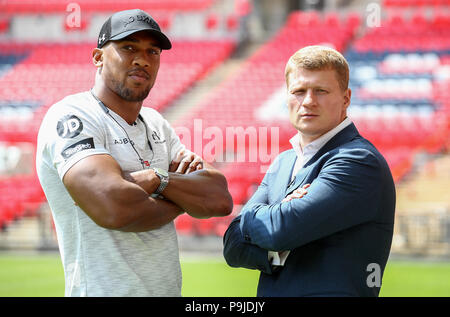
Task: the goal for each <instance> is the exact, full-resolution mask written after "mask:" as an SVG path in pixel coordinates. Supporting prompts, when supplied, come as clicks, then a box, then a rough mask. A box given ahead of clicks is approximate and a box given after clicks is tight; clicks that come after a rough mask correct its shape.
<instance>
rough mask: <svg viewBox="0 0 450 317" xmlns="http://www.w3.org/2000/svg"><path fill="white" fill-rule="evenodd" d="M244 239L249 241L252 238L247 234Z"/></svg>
mask: <svg viewBox="0 0 450 317" xmlns="http://www.w3.org/2000/svg"><path fill="white" fill-rule="evenodd" d="M244 240H245V241H248V242H250V241H252V239H251V238H250V236H249V235H248V234H246V235H245V236H244Z"/></svg>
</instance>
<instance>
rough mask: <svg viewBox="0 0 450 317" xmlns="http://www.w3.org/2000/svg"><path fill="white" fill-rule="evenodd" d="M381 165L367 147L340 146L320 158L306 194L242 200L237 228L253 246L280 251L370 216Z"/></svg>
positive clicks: (377, 192) (375, 207)
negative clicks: (282, 199) (282, 198)
mask: <svg viewBox="0 0 450 317" xmlns="http://www.w3.org/2000/svg"><path fill="white" fill-rule="evenodd" d="M380 166H381V165H380V164H379V162H378V159H377V157H376V156H375V155H374V154H372V153H371V152H369V151H367V150H348V151H342V152H341V153H340V154H338V155H335V156H334V157H332V158H331V159H329V160H328V161H327V162H326V163H325V164H324V166H323V167H322V169H321V171H320V173H319V174H318V177H317V178H316V179H314V181H313V182H312V183H311V186H310V187H309V188H308V193H307V195H306V196H304V197H302V198H299V199H293V200H291V201H289V202H282V203H276V204H272V205H269V204H267V203H255V204H252V205H249V206H247V210H245V211H244V213H243V216H242V219H241V221H240V228H241V231H242V234H243V235H244V236H245V237H247V241H248V242H251V243H252V244H254V245H256V246H258V247H261V248H263V249H267V250H274V251H284V250H293V249H295V248H297V247H300V246H302V245H305V244H307V243H309V242H312V241H315V240H318V239H321V238H323V237H326V236H329V235H331V234H333V233H336V232H339V231H341V230H345V229H347V228H350V227H352V226H356V225H358V224H361V223H364V222H367V221H371V220H373V219H374V218H375V216H376V214H377V212H378V204H377V202H378V201H379V199H380V192H381V188H382V186H383V182H382V175H383V173H382V171H381V167H380Z"/></svg>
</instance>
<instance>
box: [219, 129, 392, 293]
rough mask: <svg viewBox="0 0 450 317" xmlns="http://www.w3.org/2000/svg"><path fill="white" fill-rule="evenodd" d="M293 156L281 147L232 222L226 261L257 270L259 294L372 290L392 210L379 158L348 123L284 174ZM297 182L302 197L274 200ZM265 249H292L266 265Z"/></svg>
mask: <svg viewBox="0 0 450 317" xmlns="http://www.w3.org/2000/svg"><path fill="white" fill-rule="evenodd" d="M296 157H297V156H296V154H295V152H294V150H288V151H285V152H283V153H281V154H280V155H279V156H278V157H277V158H276V159H275V161H274V162H273V163H272V165H271V166H270V168H269V170H268V172H267V173H266V175H265V177H264V179H263V181H262V183H261V184H260V186H259V187H258V189H257V191H256V192H255V194H254V195H253V196H252V198H251V199H250V200H249V201H248V202H247V204H246V205H245V206H244V207H243V209H242V211H241V213H240V215H239V216H237V217H236V218H235V219H233V221H232V222H231V224H230V226H229V227H228V229H227V231H226V233H225V235H224V250H223V252H224V257H225V259H226V261H227V263H228V264H229V265H230V266H232V267H244V268H249V269H258V270H260V271H261V275H260V279H259V284H258V291H257V295H258V296H286V297H290V296H378V294H379V290H380V287H379V285H380V283H379V282H380V281H381V278H382V274H383V272H384V268H385V266H386V262H387V259H388V256H389V252H390V247H391V241H392V235H393V226H394V211H395V187H394V182H393V179H392V175H391V172H390V170H389V167H388V165H387V163H386V161H385V159H384V158H383V156H382V155H381V154H380V153H379V152H378V151H377V149H376V148H375V147H374V146H373V145H372V144H371V143H370V142H369V141H367V140H366V139H364V138H363V137H361V135H360V134H359V133H358V131H357V129H356V127H355V126H354V125H353V124H350V125H349V126H347V127H346V128H344V129H343V130H342V131H341V132H339V133H338V134H337V135H336V136H334V137H333V138H332V139H331V140H330V141H328V142H327V143H326V144H325V145H324V146H323V147H322V148H321V149H320V150H319V152H318V153H316V155H314V156H313V157H312V158H311V159H310V160H309V161H308V162H307V163H306V164H305V166H304V167H303V168H302V169H300V171H299V172H298V173H297V174H296V176H295V180H294V181H293V182H291V173H292V170H293V167H294V164H295V161H296ZM304 184H311V186H310V187H309V188H308V189H307V191H308V193H307V194H306V195H305V196H304V197H302V198H298V199H293V200H291V201H289V202H283V203H282V202H281V201H282V200H283V198H285V197H286V196H287V195H288V194H290V193H291V192H292V191H294V190H295V189H297V188H300V187H302V186H303V185H304ZM268 250H272V251H283V250H291V252H290V254H289V256H288V258H287V260H286V263H285V265H284V266H283V267H281V268H279V269H277V270H273V269H272V266H271V264H270V263H269V260H268V252H267V251H268ZM374 274H375V275H374ZM376 274H378V276H376Z"/></svg>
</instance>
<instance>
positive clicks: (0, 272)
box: [0, 254, 450, 297]
mask: <svg viewBox="0 0 450 317" xmlns="http://www.w3.org/2000/svg"><path fill="white" fill-rule="evenodd" d="M181 265H182V271H183V290H182V295H183V296H186V297H191V296H194V297H196V296H204V297H210V296H214V297H235V296H238V297H252V296H255V294H256V285H257V282H258V272H257V271H250V270H245V269H233V268H230V267H228V266H227V265H226V263H225V262H224V260H223V259H222V258H220V257H216V258H213V257H195V258H194V257H182V263H181ZM0 296H1V297H5V296H25V297H26V296H35V297H37V296H64V277H63V270H62V266H61V261H60V259H59V255H57V254H50V255H48V254H47V255H33V256H30V255H27V256H18V255H1V254H0ZM381 296H445V297H448V296H450V263H448V262H446V263H442V262H440V263H430V262H404V261H402V262H400V261H390V262H389V263H388V265H387V267H386V271H385V275H384V278H383V286H382V288H381Z"/></svg>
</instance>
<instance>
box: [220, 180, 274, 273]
mask: <svg viewBox="0 0 450 317" xmlns="http://www.w3.org/2000/svg"><path fill="white" fill-rule="evenodd" d="M266 178H267V174H266V176H265V177H264V179H263V181H262V183H261V185H260V186H259V187H258V189H257V191H256V192H255V194H254V195H253V196H252V198H251V199H250V200H249V201H248V202H247V204H246V206H247V205H254V204H258V203H263V204H265V203H267V183H266ZM245 209H246V208H245V206H244V208H243V209H242V210H245ZM241 217H242V212H241V214H240V215H239V216H237V217H236V218H235V219H233V221H232V222H231V224H230V225H229V227H228V229H227V231H226V232H225V234H224V237H223V245H224V247H223V255H224V258H225V260H226V262H227V263H228V265H230V266H232V267H244V268H247V269H256V270H260V271H262V272H264V273H267V274H271V273H272V268H271V265H270V263H269V259H268V253H267V252H268V251H267V250H265V249H262V248H260V247H258V246H256V245H254V244H251V243H249V241H247V239H248V237H246V236H244V235H243V234H242V232H241V229H240V221H241Z"/></svg>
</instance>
